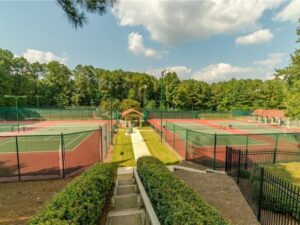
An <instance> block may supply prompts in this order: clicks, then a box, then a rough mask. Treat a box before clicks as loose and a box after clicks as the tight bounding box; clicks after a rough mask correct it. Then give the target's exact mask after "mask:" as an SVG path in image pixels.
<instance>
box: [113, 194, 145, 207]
mask: <svg viewBox="0 0 300 225" xmlns="http://www.w3.org/2000/svg"><path fill="white" fill-rule="evenodd" d="M112 204H113V207H114V210H124V209H134V208H136V209H138V208H141V207H142V201H141V196H140V195H139V194H129V195H117V196H114V197H113V198H112Z"/></svg>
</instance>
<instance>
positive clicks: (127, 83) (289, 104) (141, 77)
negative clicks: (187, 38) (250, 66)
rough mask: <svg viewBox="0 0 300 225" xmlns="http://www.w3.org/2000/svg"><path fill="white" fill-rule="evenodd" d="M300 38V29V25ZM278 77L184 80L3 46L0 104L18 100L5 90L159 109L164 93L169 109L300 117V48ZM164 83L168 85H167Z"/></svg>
mask: <svg viewBox="0 0 300 225" xmlns="http://www.w3.org/2000/svg"><path fill="white" fill-rule="evenodd" d="M297 35H298V37H299V40H298V41H297V42H298V43H299V41H300V29H299V28H298V29H297ZM274 75H275V76H274V79H272V80H258V79H241V80H236V79H231V80H228V81H223V82H217V83H206V82H204V81H197V80H192V79H188V80H180V79H179V77H178V75H177V74H176V73H174V72H170V73H167V74H166V75H165V76H164V78H163V82H161V81H162V80H161V78H156V77H154V76H151V75H148V74H146V73H139V72H128V71H123V70H121V69H119V70H113V71H111V70H106V69H102V68H95V67H93V66H89V65H77V66H76V67H75V68H74V69H70V68H68V66H66V65H64V64H61V63H59V62H56V61H52V62H49V63H47V64H41V63H38V62H35V63H29V62H28V61H27V60H26V59H25V58H23V57H16V56H15V55H14V54H13V53H12V52H11V51H9V50H5V49H0V106H2V107H3V106H14V104H15V101H14V99H12V98H5V97H4V95H26V96H27V97H26V98H24V99H23V98H22V99H19V105H20V106H23V107H29V106H30V107H65V106H101V107H102V108H103V109H108V108H109V107H110V100H111V101H112V106H113V108H114V109H121V110H122V108H124V107H125V106H124V105H126V106H128V105H130V106H132V107H135V108H147V109H155V108H159V106H160V97H161V96H160V95H161V91H162V93H163V96H162V99H163V100H162V105H163V108H164V109H165V110H179V109H180V110H215V111H230V110H234V109H240V110H253V109H256V108H277V109H286V110H287V112H288V114H289V116H291V117H293V118H299V117H300V107H299V106H300V49H296V50H295V51H294V53H293V54H291V58H290V64H289V65H288V66H287V67H286V68H283V69H278V70H276V71H275V74H274ZM161 89H162V90H161Z"/></svg>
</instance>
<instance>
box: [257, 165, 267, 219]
mask: <svg viewBox="0 0 300 225" xmlns="http://www.w3.org/2000/svg"><path fill="white" fill-rule="evenodd" d="M264 174H265V170H264V168H263V167H262V168H260V184H259V199H258V212H257V220H258V221H259V222H260V219H261V208H262V199H263V183H264Z"/></svg>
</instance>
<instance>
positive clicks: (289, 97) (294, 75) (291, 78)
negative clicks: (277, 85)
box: [276, 20, 300, 118]
mask: <svg viewBox="0 0 300 225" xmlns="http://www.w3.org/2000/svg"><path fill="white" fill-rule="evenodd" d="M299 24H300V20H299ZM297 35H298V40H297V43H299V42H300V25H299V27H298V28H297ZM276 76H277V77H278V78H279V79H283V81H284V82H285V85H286V91H285V103H286V107H287V113H288V115H290V116H291V117H292V118H300V110H299V97H300V94H299V92H300V88H299V87H300V86H299V82H300V49H299V48H298V49H296V50H295V52H294V54H292V55H291V62H290V65H288V66H287V67H285V68H284V69H279V70H277V71H276Z"/></svg>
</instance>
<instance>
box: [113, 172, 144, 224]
mask: <svg viewBox="0 0 300 225" xmlns="http://www.w3.org/2000/svg"><path fill="white" fill-rule="evenodd" d="M112 206H113V208H112V210H111V211H110V212H109V213H108V218H107V225H144V224H145V210H144V206H143V201H142V199H141V195H140V193H139V190H138V187H137V184H136V182H135V179H134V176H133V173H132V171H131V172H130V173H119V172H118V177H117V181H116V186H115V190H114V196H113V197H112Z"/></svg>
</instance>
